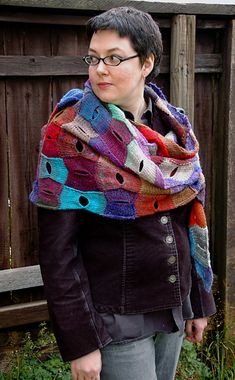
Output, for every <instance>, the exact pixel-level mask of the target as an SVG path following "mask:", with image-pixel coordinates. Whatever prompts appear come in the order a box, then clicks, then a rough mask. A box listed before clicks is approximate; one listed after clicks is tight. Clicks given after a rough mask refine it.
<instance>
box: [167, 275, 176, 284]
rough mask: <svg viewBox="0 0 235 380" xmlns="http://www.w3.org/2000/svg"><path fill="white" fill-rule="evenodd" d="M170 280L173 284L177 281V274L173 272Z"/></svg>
mask: <svg viewBox="0 0 235 380" xmlns="http://www.w3.org/2000/svg"><path fill="white" fill-rule="evenodd" d="M168 280H169V282H171V283H172V284H174V283H175V282H176V276H175V275H174V274H172V275H171V276H170V277H169V278H168Z"/></svg>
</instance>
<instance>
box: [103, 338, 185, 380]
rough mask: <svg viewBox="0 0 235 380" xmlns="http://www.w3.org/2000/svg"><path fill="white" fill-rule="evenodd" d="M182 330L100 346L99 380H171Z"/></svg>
mask: <svg viewBox="0 0 235 380" xmlns="http://www.w3.org/2000/svg"><path fill="white" fill-rule="evenodd" d="M182 341H183V333H180V332H176V333H170V334H166V333H157V334H156V335H154V336H151V337H148V338H144V339H139V340H135V341H133V342H129V343H118V344H112V343H111V344H109V345H107V346H106V347H104V348H103V349H101V354H102V371H101V380H174V378H175V372H176V367H177V363H178V359H179V355H180V350H181V346H182Z"/></svg>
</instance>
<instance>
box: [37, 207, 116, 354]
mask: <svg viewBox="0 0 235 380" xmlns="http://www.w3.org/2000/svg"><path fill="white" fill-rule="evenodd" d="M82 212H83V211H78V210H69V211H54V210H47V209H43V208H39V209H38V221H39V263H40V267H41V272H42V278H43V282H44V287H45V293H46V297H47V302H48V310H49V314H50V317H51V320H52V324H53V330H54V333H55V337H56V339H57V343H58V347H59V350H60V352H61V355H62V358H63V359H64V360H65V361H67V360H73V359H76V358H78V357H81V356H84V355H86V354H88V353H90V352H92V351H95V350H96V349H98V348H101V347H104V346H105V345H107V344H108V343H109V342H110V341H111V337H110V336H109V334H108V332H107V331H106V328H105V326H104V324H103V321H102V319H101V317H100V316H99V314H98V313H97V312H96V310H95V309H94V307H93V304H92V297H91V293H90V288H89V281H88V277H87V273H86V269H85V267H84V265H83V261H82V256H81V254H80V252H79V233H81V228H82Z"/></svg>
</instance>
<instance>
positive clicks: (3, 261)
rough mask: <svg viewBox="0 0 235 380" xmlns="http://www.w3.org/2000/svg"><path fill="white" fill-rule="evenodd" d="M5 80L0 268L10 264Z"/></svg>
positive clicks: (0, 97)
mask: <svg viewBox="0 0 235 380" xmlns="http://www.w3.org/2000/svg"><path fill="white" fill-rule="evenodd" d="M5 95H6V93H5V81H3V80H1V82H0V122H1V127H0V162H1V164H0V183H1V190H0V210H1V212H0V269H4V268H9V265H10V234H9V232H10V231H9V228H8V225H9V208H8V185H9V178H8V176H9V173H8V139H7V124H6V117H7V115H6V98H5Z"/></svg>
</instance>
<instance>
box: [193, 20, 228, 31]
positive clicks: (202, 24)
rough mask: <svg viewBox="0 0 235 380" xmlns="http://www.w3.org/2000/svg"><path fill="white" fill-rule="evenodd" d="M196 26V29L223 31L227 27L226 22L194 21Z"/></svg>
mask: <svg viewBox="0 0 235 380" xmlns="http://www.w3.org/2000/svg"><path fill="white" fill-rule="evenodd" d="M196 25H197V28H198V29H225V28H226V26H227V21H226V20H220V19H218V20H207V19H198V18H197V20H196Z"/></svg>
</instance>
